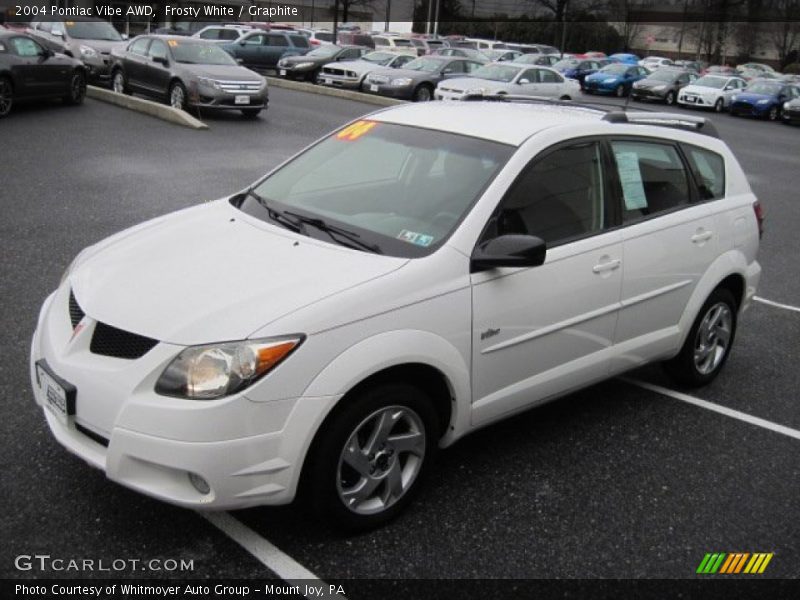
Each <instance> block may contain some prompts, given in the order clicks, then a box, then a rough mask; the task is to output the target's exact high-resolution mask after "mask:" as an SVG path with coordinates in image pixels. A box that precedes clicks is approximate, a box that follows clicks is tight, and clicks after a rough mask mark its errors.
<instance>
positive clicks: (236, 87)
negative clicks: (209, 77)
mask: <svg viewBox="0 0 800 600" xmlns="http://www.w3.org/2000/svg"><path fill="white" fill-rule="evenodd" d="M217 83H218V84H219V87H220V88H222V90H223V91H226V92H231V93H236V92H257V91H258V90H260V89H261V82H260V81H217Z"/></svg>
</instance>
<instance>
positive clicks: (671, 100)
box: [664, 92, 675, 106]
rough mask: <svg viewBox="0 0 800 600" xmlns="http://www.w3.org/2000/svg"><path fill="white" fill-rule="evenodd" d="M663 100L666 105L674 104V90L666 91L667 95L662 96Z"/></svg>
mask: <svg viewBox="0 0 800 600" xmlns="http://www.w3.org/2000/svg"><path fill="white" fill-rule="evenodd" d="M664 102H665V103H666V104H667V106H672V105H673V104H675V92H667V95H666V96H665V97H664Z"/></svg>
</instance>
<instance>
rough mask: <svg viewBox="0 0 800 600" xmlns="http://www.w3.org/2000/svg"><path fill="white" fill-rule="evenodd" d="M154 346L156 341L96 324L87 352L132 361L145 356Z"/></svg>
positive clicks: (109, 326)
mask: <svg viewBox="0 0 800 600" xmlns="http://www.w3.org/2000/svg"><path fill="white" fill-rule="evenodd" d="M156 344H158V340H154V339H152V338H149V337H145V336H143V335H139V334H136V333H131V332H130V331H123V330H122V329H117V328H116V327H112V326H111V325H106V324H105V323H100V322H98V323H97V325H96V326H95V328H94V335H93V336H92V343H91V344H90V345H89V350H91V351H92V353H94V354H100V355H102V356H113V357H114V358H127V359H134V358H141V357H142V356H144V355H145V354H147V353H148V352H149V351H150V350H152V349H153V347H154V346H155V345H156Z"/></svg>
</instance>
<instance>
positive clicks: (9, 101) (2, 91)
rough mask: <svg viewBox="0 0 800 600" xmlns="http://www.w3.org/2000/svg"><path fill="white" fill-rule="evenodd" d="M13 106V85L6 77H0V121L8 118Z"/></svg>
mask: <svg viewBox="0 0 800 600" xmlns="http://www.w3.org/2000/svg"><path fill="white" fill-rule="evenodd" d="M12 106H14V84H13V83H11V80H10V79H9V78H8V77H0V119H2V118H3V117H6V116H8V113H10V112H11V107H12Z"/></svg>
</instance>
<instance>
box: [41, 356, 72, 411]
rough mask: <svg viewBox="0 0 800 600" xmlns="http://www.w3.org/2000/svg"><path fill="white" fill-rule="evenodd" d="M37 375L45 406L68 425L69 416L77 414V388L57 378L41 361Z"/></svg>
mask: <svg viewBox="0 0 800 600" xmlns="http://www.w3.org/2000/svg"><path fill="white" fill-rule="evenodd" d="M36 375H37V376H38V378H39V389H40V390H41V392H42V394H43V395H44V399H45V402H44V405H45V406H46V407H47V409H48V410H49V411H50V412H51V413H53V415H55V417H56V418H57V419H58V420H59V421H61V422H62V423H64V424H65V425H66V423H67V419H68V418H69V416H70V415H74V414H75V387H74V386H72V385H70V384H69V383H67V382H66V381H63V380H61V379H60V378H57V377H56V376H55V375H54V374H53V373H52V372H51V371H50V370H49V369H48V368H47V367H46V366H45V365H44V364H43V363H42V362H41V361H39V362H37V363H36Z"/></svg>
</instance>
